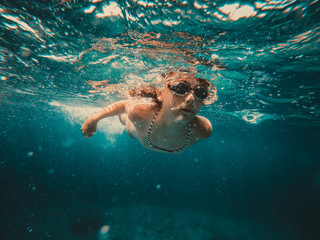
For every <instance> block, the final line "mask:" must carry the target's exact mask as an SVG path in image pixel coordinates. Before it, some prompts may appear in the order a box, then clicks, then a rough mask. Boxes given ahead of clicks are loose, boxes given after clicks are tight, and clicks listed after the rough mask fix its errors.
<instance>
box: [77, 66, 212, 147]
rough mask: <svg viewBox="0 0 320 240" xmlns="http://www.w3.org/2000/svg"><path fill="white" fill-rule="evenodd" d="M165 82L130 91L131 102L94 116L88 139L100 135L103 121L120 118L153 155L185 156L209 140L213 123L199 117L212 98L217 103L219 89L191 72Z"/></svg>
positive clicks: (88, 123)
mask: <svg viewBox="0 0 320 240" xmlns="http://www.w3.org/2000/svg"><path fill="white" fill-rule="evenodd" d="M162 79H163V83H164V86H163V87H162V88H158V87H155V86H152V85H148V86H145V87H143V88H142V89H133V90H130V91H129V95H130V98H129V99H127V100H122V101H118V102H115V103H113V104H110V105H109V106H107V107H105V108H103V109H102V110H101V111H99V112H97V113H95V114H93V115H92V116H90V117H89V118H88V119H87V120H86V121H85V122H84V124H83V125H82V127H81V131H82V133H83V135H84V137H86V138H90V137H91V136H92V135H93V134H95V133H96V131H97V123H98V122H99V121H100V120H102V119H104V118H107V117H111V116H116V115H119V119H120V121H121V123H122V124H124V125H125V126H126V130H127V133H128V135H129V136H131V137H133V138H136V139H138V140H139V141H140V142H141V144H142V145H143V146H144V147H145V148H146V149H149V150H152V151H157V152H164V153H181V152H183V151H185V150H186V149H187V148H188V147H190V146H192V145H194V144H195V143H197V142H199V141H201V140H203V139H206V138H208V137H209V136H210V135H211V132H212V126H211V123H210V121H209V120H208V119H207V118H205V117H202V116H199V115H197V114H198V112H199V111H200V109H201V108H202V106H204V105H205V104H208V102H209V101H210V100H209V99H210V98H211V102H213V101H214V100H216V87H215V86H214V85H213V84H211V83H210V82H209V81H208V80H206V79H202V78H196V77H195V74H191V73H190V72H188V71H171V72H168V73H167V74H163V75H162Z"/></svg>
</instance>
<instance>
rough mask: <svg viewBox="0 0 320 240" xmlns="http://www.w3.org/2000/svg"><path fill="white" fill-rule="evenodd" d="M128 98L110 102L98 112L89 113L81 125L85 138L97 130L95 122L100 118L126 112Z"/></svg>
mask: <svg viewBox="0 0 320 240" xmlns="http://www.w3.org/2000/svg"><path fill="white" fill-rule="evenodd" d="M127 102H128V100H123V101H119V102H115V103H112V104H110V105H108V106H107V107H105V108H103V109H102V110H100V111H99V112H97V113H95V114H93V115H91V116H90V117H89V118H88V119H87V120H86V121H85V122H84V123H83V125H82V127H81V131H82V134H83V136H84V137H85V138H90V137H91V136H92V135H93V134H95V133H96V131H97V124H98V122H99V121H100V120H101V119H104V118H107V117H112V116H116V115H120V114H123V113H125V112H126V105H127Z"/></svg>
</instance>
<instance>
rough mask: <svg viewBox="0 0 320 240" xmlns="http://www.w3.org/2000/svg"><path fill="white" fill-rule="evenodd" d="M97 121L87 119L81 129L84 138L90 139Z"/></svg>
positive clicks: (94, 131)
mask: <svg viewBox="0 0 320 240" xmlns="http://www.w3.org/2000/svg"><path fill="white" fill-rule="evenodd" d="M97 123H98V122H97V121H95V120H93V119H92V118H89V119H87V121H85V122H84V123H83V125H82V127H81V131H82V134H83V136H84V137H85V138H90V137H92V135H93V134H95V133H96V131H97Z"/></svg>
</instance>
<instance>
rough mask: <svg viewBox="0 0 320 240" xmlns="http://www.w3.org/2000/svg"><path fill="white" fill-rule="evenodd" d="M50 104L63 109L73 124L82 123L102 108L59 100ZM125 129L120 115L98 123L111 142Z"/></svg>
mask: <svg viewBox="0 0 320 240" xmlns="http://www.w3.org/2000/svg"><path fill="white" fill-rule="evenodd" d="M49 104H50V105H51V106H54V107H57V108H58V109H59V110H61V111H62V113H63V114H64V116H65V118H66V120H67V121H68V122H70V123H71V124H73V125H78V124H79V125H82V124H83V123H84V121H85V120H86V119H87V118H88V117H89V116H91V115H92V114H94V113H96V112H98V111H100V110H101V108H98V107H92V106H88V105H78V104H72V103H68V104H67V103H62V102H58V101H51V102H49ZM124 129H125V127H124V126H123V125H122V124H121V123H120V121H119V118H118V116H115V117H110V118H106V119H103V120H101V121H100V122H99V123H98V131H99V132H102V133H104V135H105V137H106V138H107V139H108V141H111V142H114V141H115V140H116V136H117V135H119V134H122V133H123V131H124ZM79 131H80V127H79Z"/></svg>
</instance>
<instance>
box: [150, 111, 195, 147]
mask: <svg viewBox="0 0 320 240" xmlns="http://www.w3.org/2000/svg"><path fill="white" fill-rule="evenodd" d="M159 112H160V111H158V112H156V114H155V115H154V117H153V119H152V121H151V123H150V127H149V129H148V133H147V136H146V138H147V139H148V142H149V144H150V146H151V147H153V148H156V149H159V150H162V151H166V152H179V151H181V150H183V149H184V148H185V147H186V146H187V145H188V144H189V139H190V135H191V127H192V125H191V121H190V123H189V129H188V135H187V139H186V142H185V144H184V145H183V146H182V147H181V148H179V149H177V150H168V149H164V148H160V147H156V146H154V145H153V144H152V143H151V140H150V134H151V130H152V127H153V125H154V122H155V120H156V118H157V116H158V114H159Z"/></svg>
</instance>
